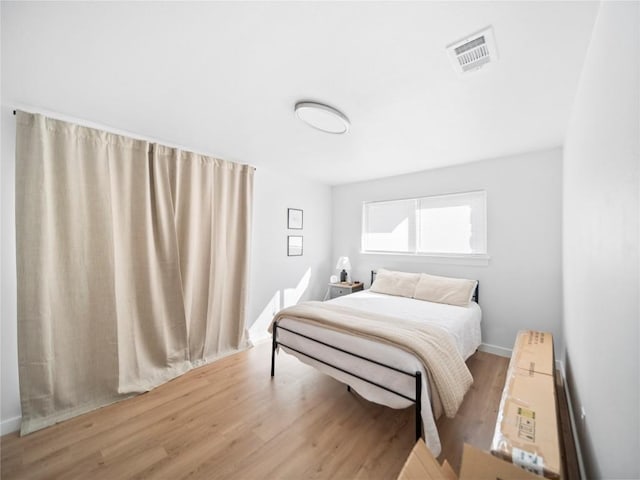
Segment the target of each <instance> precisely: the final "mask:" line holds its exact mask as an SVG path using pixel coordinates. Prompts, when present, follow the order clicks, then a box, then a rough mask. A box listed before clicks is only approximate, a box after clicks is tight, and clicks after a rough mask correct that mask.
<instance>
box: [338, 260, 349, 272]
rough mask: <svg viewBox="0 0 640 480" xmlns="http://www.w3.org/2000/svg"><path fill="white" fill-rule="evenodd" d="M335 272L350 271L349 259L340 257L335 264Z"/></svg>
mask: <svg viewBox="0 0 640 480" xmlns="http://www.w3.org/2000/svg"><path fill="white" fill-rule="evenodd" d="M336 270H351V262H350V261H349V257H340V258H339V259H338V263H337V264H336Z"/></svg>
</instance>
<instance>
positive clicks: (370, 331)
mask: <svg viewBox="0 0 640 480" xmlns="http://www.w3.org/2000/svg"><path fill="white" fill-rule="evenodd" d="M282 318H293V319H295V320H297V321H300V322H305V323H311V324H316V325H320V326H322V327H325V328H330V329H332V330H337V331H340V332H346V333H349V334H352V335H357V336H360V337H365V338H369V339H373V340H376V341H378V342H383V343H388V344H391V345H394V346H396V347H399V348H401V349H403V350H406V351H408V352H409V353H412V354H414V355H415V356H416V357H417V358H418V359H420V361H421V362H422V364H423V365H424V367H425V370H426V371H427V372H429V375H430V377H431V380H432V382H431V384H432V385H433V386H434V387H435V391H433V392H432V394H435V395H437V397H438V398H437V400H439V402H438V403H440V404H441V405H442V408H443V409H444V413H445V414H446V416H447V417H449V418H452V417H453V416H454V415H455V414H456V412H457V411H458V408H459V407H460V404H461V403H462V400H463V399H464V395H465V393H467V390H469V387H471V384H472V383H473V377H472V376H471V373H470V372H469V369H468V368H467V366H466V364H465V363H464V360H463V359H462V356H461V355H460V353H459V352H458V350H457V348H456V346H455V343H454V341H453V339H452V338H451V336H450V335H449V334H448V333H447V332H446V331H444V330H442V329H441V328H439V327H434V326H432V325H425V324H423V323H419V322H414V321H409V320H403V319H401V318H396V317H388V316H384V315H378V314H373V313H371V312H365V311H362V310H357V309H354V308H349V307H344V306H341V305H333V304H331V303H326V302H304V303H300V304H298V305H294V306H292V307H288V308H285V309H284V310H281V311H280V312H278V314H277V315H276V316H275V318H274V319H273V322H276V321H278V320H280V319H282ZM273 322H272V323H271V326H270V327H269V331H272V327H273Z"/></svg>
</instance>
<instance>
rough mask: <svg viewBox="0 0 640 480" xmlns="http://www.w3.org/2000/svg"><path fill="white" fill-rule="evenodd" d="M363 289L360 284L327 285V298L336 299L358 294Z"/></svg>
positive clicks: (341, 283)
mask: <svg viewBox="0 0 640 480" xmlns="http://www.w3.org/2000/svg"><path fill="white" fill-rule="evenodd" d="M363 289H364V285H363V284H362V282H359V283H347V282H340V283H330V284H329V298H338V297H342V296H343V295H349V294H350V293H354V292H359V291H360V290H363Z"/></svg>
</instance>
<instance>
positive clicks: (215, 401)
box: [0, 343, 508, 480]
mask: <svg viewBox="0 0 640 480" xmlns="http://www.w3.org/2000/svg"><path fill="white" fill-rule="evenodd" d="M270 348H271V345H270V344H269V343H264V344H261V345H258V346H257V347H255V348H253V349H251V350H248V351H246V352H242V353H239V354H237V355H234V356H231V357H228V358H226V359H224V360H221V361H219V362H217V363H215V364H213V365H208V366H205V367H202V368H199V369H197V370H193V371H191V372H189V373H187V374H186V375H183V376H182V377H180V378H177V379H175V380H173V381H171V382H169V383H167V384H165V385H163V386H161V387H158V388H156V389H155V390H153V391H151V392H149V393H146V394H144V395H139V396H137V397H135V398H132V399H129V400H125V401H122V402H120V403H117V404H114V405H111V406H108V407H105V408H102V409H100V410H97V411H95V412H92V413H89V414H86V415H83V416H80V417H77V418H74V419H72V420H68V421H66V422H63V423H61V424H58V425H55V426H53V427H50V428H47V429H45V430H42V431H39V432H35V433H32V434H30V435H27V436H25V437H24V438H20V437H19V436H18V435H17V434H15V433H14V434H10V435H6V436H4V437H2V439H1V443H0V448H1V450H2V452H1V453H2V455H1V458H2V465H1V477H2V479H3V480H9V479H13V478H28V479H32V478H33V479H36V478H37V479H40V478H65V479H66V478H69V479H71V478H79V479H91V480H94V479H101V478H104V479H110V480H111V479H123V478H132V479H142V478H145V479H146V478H159V479H160V478H161V479H179V478H206V479H213V478H215V479H223V478H236V479H253V478H256V479H258V478H260V479H261V478H268V479H273V478H291V479H303V478H331V479H340V478H345V479H346V478H389V479H393V478H395V477H396V476H397V474H398V472H399V471H400V469H401V468H402V465H403V463H404V461H405V459H406V457H407V455H408V454H409V451H410V450H411V447H412V446H413V444H414V435H415V433H414V420H413V419H414V409H413V407H412V408H408V409H405V410H392V409H389V408H386V407H382V406H379V405H375V404H372V403H370V402H367V401H366V400H363V399H362V398H360V397H358V396H357V395H354V394H351V393H348V392H347V389H346V388H345V386H344V385H342V384H340V383H338V382H336V381H335V380H333V379H331V378H329V377H327V376H325V375H322V374H320V373H318V372H316V371H315V370H314V369H312V368H310V367H307V366H306V365H303V364H301V363H300V362H298V361H297V360H296V359H294V358H293V357H291V356H288V355H286V354H282V353H281V354H280V355H278V358H277V362H276V376H275V378H274V379H271V378H270V376H269V366H270ZM467 363H468V365H469V368H470V370H471V372H472V374H473V376H474V379H475V383H474V385H473V387H472V389H471V390H470V392H469V393H468V394H467V397H466V398H465V401H464V404H463V405H462V407H461V409H460V411H459V413H458V415H457V416H456V418H455V419H453V420H451V419H441V420H440V421H439V424H438V426H439V431H440V436H441V440H442V444H443V453H442V455H441V457H440V460H442V459H443V458H447V459H448V460H449V462H450V463H451V464H452V465H453V466H454V468H456V469H458V468H459V462H460V455H461V451H462V445H463V443H464V442H467V443H470V444H473V445H476V446H478V447H480V448H482V449H488V447H489V444H490V442H491V438H492V435H493V428H494V425H495V420H496V414H497V408H498V403H499V400H500V393H501V391H502V387H503V385H504V378H505V374H506V370H507V364H508V359H505V358H501V357H497V356H494V355H490V354H487V353H482V352H478V353H476V354H475V355H473V356H472V357H471V358H470V359H469V360H468V362H467Z"/></svg>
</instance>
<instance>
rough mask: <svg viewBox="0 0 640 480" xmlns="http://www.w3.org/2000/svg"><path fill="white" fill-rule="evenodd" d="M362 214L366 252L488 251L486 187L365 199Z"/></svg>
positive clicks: (454, 253) (457, 252)
mask: <svg viewBox="0 0 640 480" xmlns="http://www.w3.org/2000/svg"><path fill="white" fill-rule="evenodd" d="M362 216H363V222H362V223H363V225H362V250H363V251H364V252H381V253H408V254H416V255H420V254H436V255H437V254H443V255H448V254H453V255H475V254H486V253H487V219H486V192H484V191H480V192H466V193H457V194H451V195H438V196H433V197H422V198H412V199H407V200H391V201H384V202H365V203H364V205H363V215H362Z"/></svg>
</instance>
